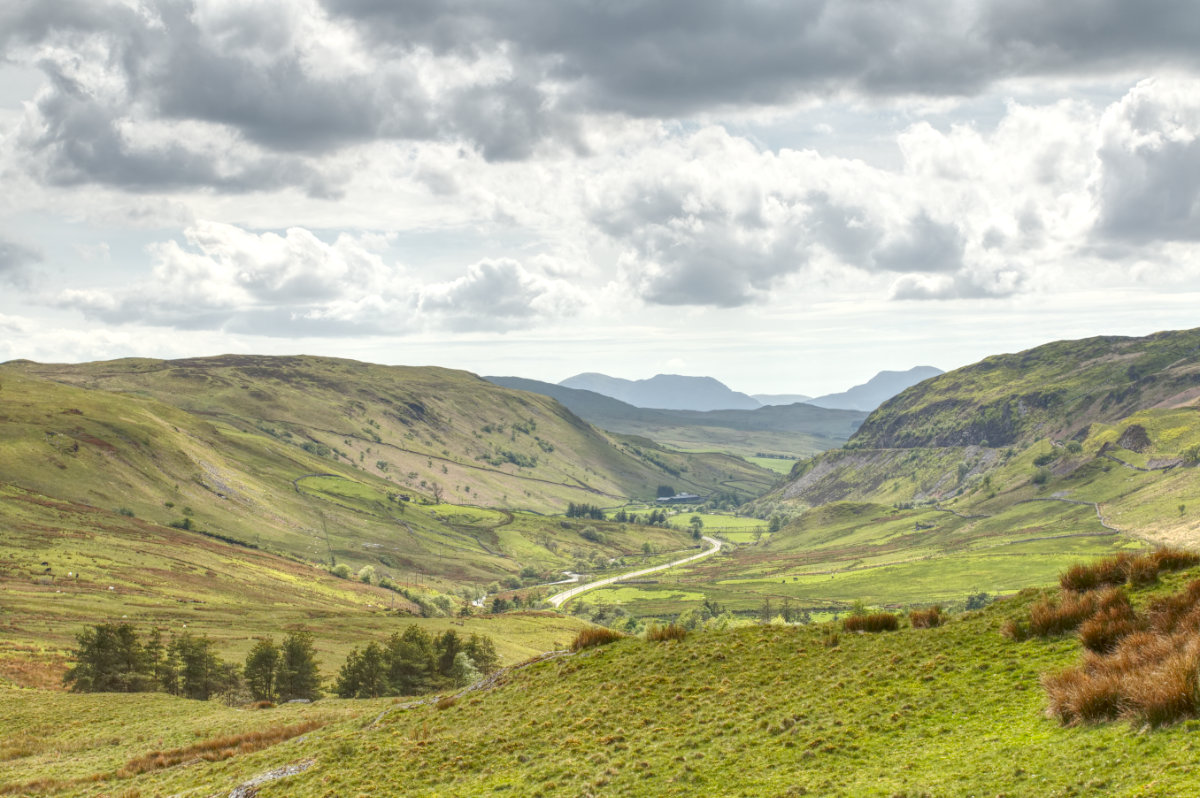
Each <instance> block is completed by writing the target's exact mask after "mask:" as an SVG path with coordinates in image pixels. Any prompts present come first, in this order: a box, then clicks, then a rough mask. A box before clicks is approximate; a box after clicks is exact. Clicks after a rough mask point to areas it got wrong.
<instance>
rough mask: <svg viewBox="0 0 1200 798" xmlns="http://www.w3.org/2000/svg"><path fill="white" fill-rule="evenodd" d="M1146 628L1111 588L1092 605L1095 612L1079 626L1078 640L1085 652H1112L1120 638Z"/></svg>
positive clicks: (1123, 598) (1125, 597) (1121, 596)
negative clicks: (1094, 605) (1094, 606)
mask: <svg viewBox="0 0 1200 798" xmlns="http://www.w3.org/2000/svg"><path fill="white" fill-rule="evenodd" d="M1145 627H1146V622H1145V620H1144V619H1141V618H1138V617H1137V615H1136V613H1134V611H1133V605H1131V604H1130V603H1129V597H1128V596H1126V595H1125V593H1124V592H1123V591H1122V590H1121V589H1120V588H1114V589H1112V590H1110V591H1108V592H1106V593H1104V594H1101V596H1100V598H1099V599H1098V600H1097V601H1096V609H1095V611H1094V612H1093V613H1092V615H1091V616H1089V617H1087V618H1085V619H1084V620H1083V622H1082V623H1080V625H1079V640H1080V642H1081V643H1083V646H1084V648H1086V649H1087V650H1089V651H1095V652H1099V653H1104V652H1108V651H1112V650H1113V649H1114V648H1116V646H1117V643H1119V642H1120V641H1121V640H1122V638H1124V637H1126V636H1127V635H1130V634H1132V633H1133V632H1137V631H1140V630H1142V629H1144V628H1145Z"/></svg>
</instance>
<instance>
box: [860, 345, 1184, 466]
mask: <svg viewBox="0 0 1200 798" xmlns="http://www.w3.org/2000/svg"><path fill="white" fill-rule="evenodd" d="M1197 398H1200V329H1196V330H1184V331H1179V332H1161V333H1155V334H1154V335H1149V336H1146V337H1144V338H1118V337H1101V338H1085V339H1083V340H1079V341H1058V342H1055V343H1052V344H1046V345H1045V346H1039V347H1036V348H1034V349H1030V350H1027V351H1025V352H1018V353H1016V354H1011V355H995V356H992V357H988V358H984V359H983V360H981V361H980V362H978V363H976V364H974V365H971V366H967V367H965V368H961V369H956V370H955V371H952V372H949V373H947V374H943V375H941V376H939V377H934V378H932V379H929V380H926V381H924V382H922V383H920V384H918V385H915V386H913V387H912V388H909V389H908V390H906V391H904V392H903V393H901V394H900V395H898V396H896V397H893V398H892V399H889V400H888V401H887V402H885V403H884V404H883V405H882V406H881V407H879V408H878V409H877V410H875V411H874V412H873V413H871V415H870V416H869V417H868V419H867V421H866V422H864V423H863V425H862V426H861V427H860V428H859V429H858V431H857V432H856V433H855V434H854V435H853V436H852V437H851V439H850V443H849V447H851V448H864V449H883V448H911V447H918V446H919V447H941V446H972V445H974V446H991V447H1004V446H1011V445H1015V444H1021V443H1028V442H1030V441H1032V440H1036V439H1039V438H1062V439H1065V438H1077V437H1081V436H1082V435H1084V434H1086V430H1087V427H1088V425H1089V424H1094V423H1097V422H1113V421H1116V420H1118V419H1121V418H1124V417H1126V416H1128V415H1130V414H1132V413H1135V412H1137V411H1138V410H1142V409H1146V408H1151V407H1159V408H1170V407H1179V406H1183V405H1190V404H1194V403H1195V402H1196V400H1197Z"/></svg>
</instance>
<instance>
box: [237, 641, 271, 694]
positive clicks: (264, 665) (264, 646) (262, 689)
mask: <svg viewBox="0 0 1200 798" xmlns="http://www.w3.org/2000/svg"><path fill="white" fill-rule="evenodd" d="M278 667H279V646H277V645H275V641H274V640H272V639H271V638H269V637H268V638H265V639H263V640H259V641H258V642H257V643H255V644H254V648H252V649H250V653H249V654H247V655H246V666H245V668H243V670H242V672H243V674H245V677H246V685H247V686H248V687H249V688H250V695H252V696H254V700H255V701H274V700H275V692H276V691H275V671H276V669H277V668H278Z"/></svg>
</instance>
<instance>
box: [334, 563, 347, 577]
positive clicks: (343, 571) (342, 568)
mask: <svg viewBox="0 0 1200 798" xmlns="http://www.w3.org/2000/svg"><path fill="white" fill-rule="evenodd" d="M329 573H331V574H333V575H334V576H336V577H337V578H338V579H349V578H350V566H349V565H346V563H344V562H340V563H338V564H337V565H335V566H333V567H332V568H330V569H329Z"/></svg>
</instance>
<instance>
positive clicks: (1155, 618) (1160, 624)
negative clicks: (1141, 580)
mask: <svg viewBox="0 0 1200 798" xmlns="http://www.w3.org/2000/svg"><path fill="white" fill-rule="evenodd" d="M1198 608H1200V579H1196V580H1194V581H1192V582H1190V583H1188V586H1187V587H1185V588H1184V589H1183V590H1182V591H1181V592H1179V593H1176V594H1174V595H1172V596H1164V597H1163V598H1160V599H1155V600H1154V601H1152V602H1150V606H1149V607H1147V608H1146V616H1147V617H1148V618H1149V620H1150V627H1151V628H1152V629H1153V630H1154V631H1156V632H1161V633H1164V634H1166V633H1170V632H1174V631H1175V630H1176V629H1179V628H1180V627H1183V626H1190V627H1192V628H1196V627H1197V623H1198V622H1200V617H1198V616H1200V609H1198Z"/></svg>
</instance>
